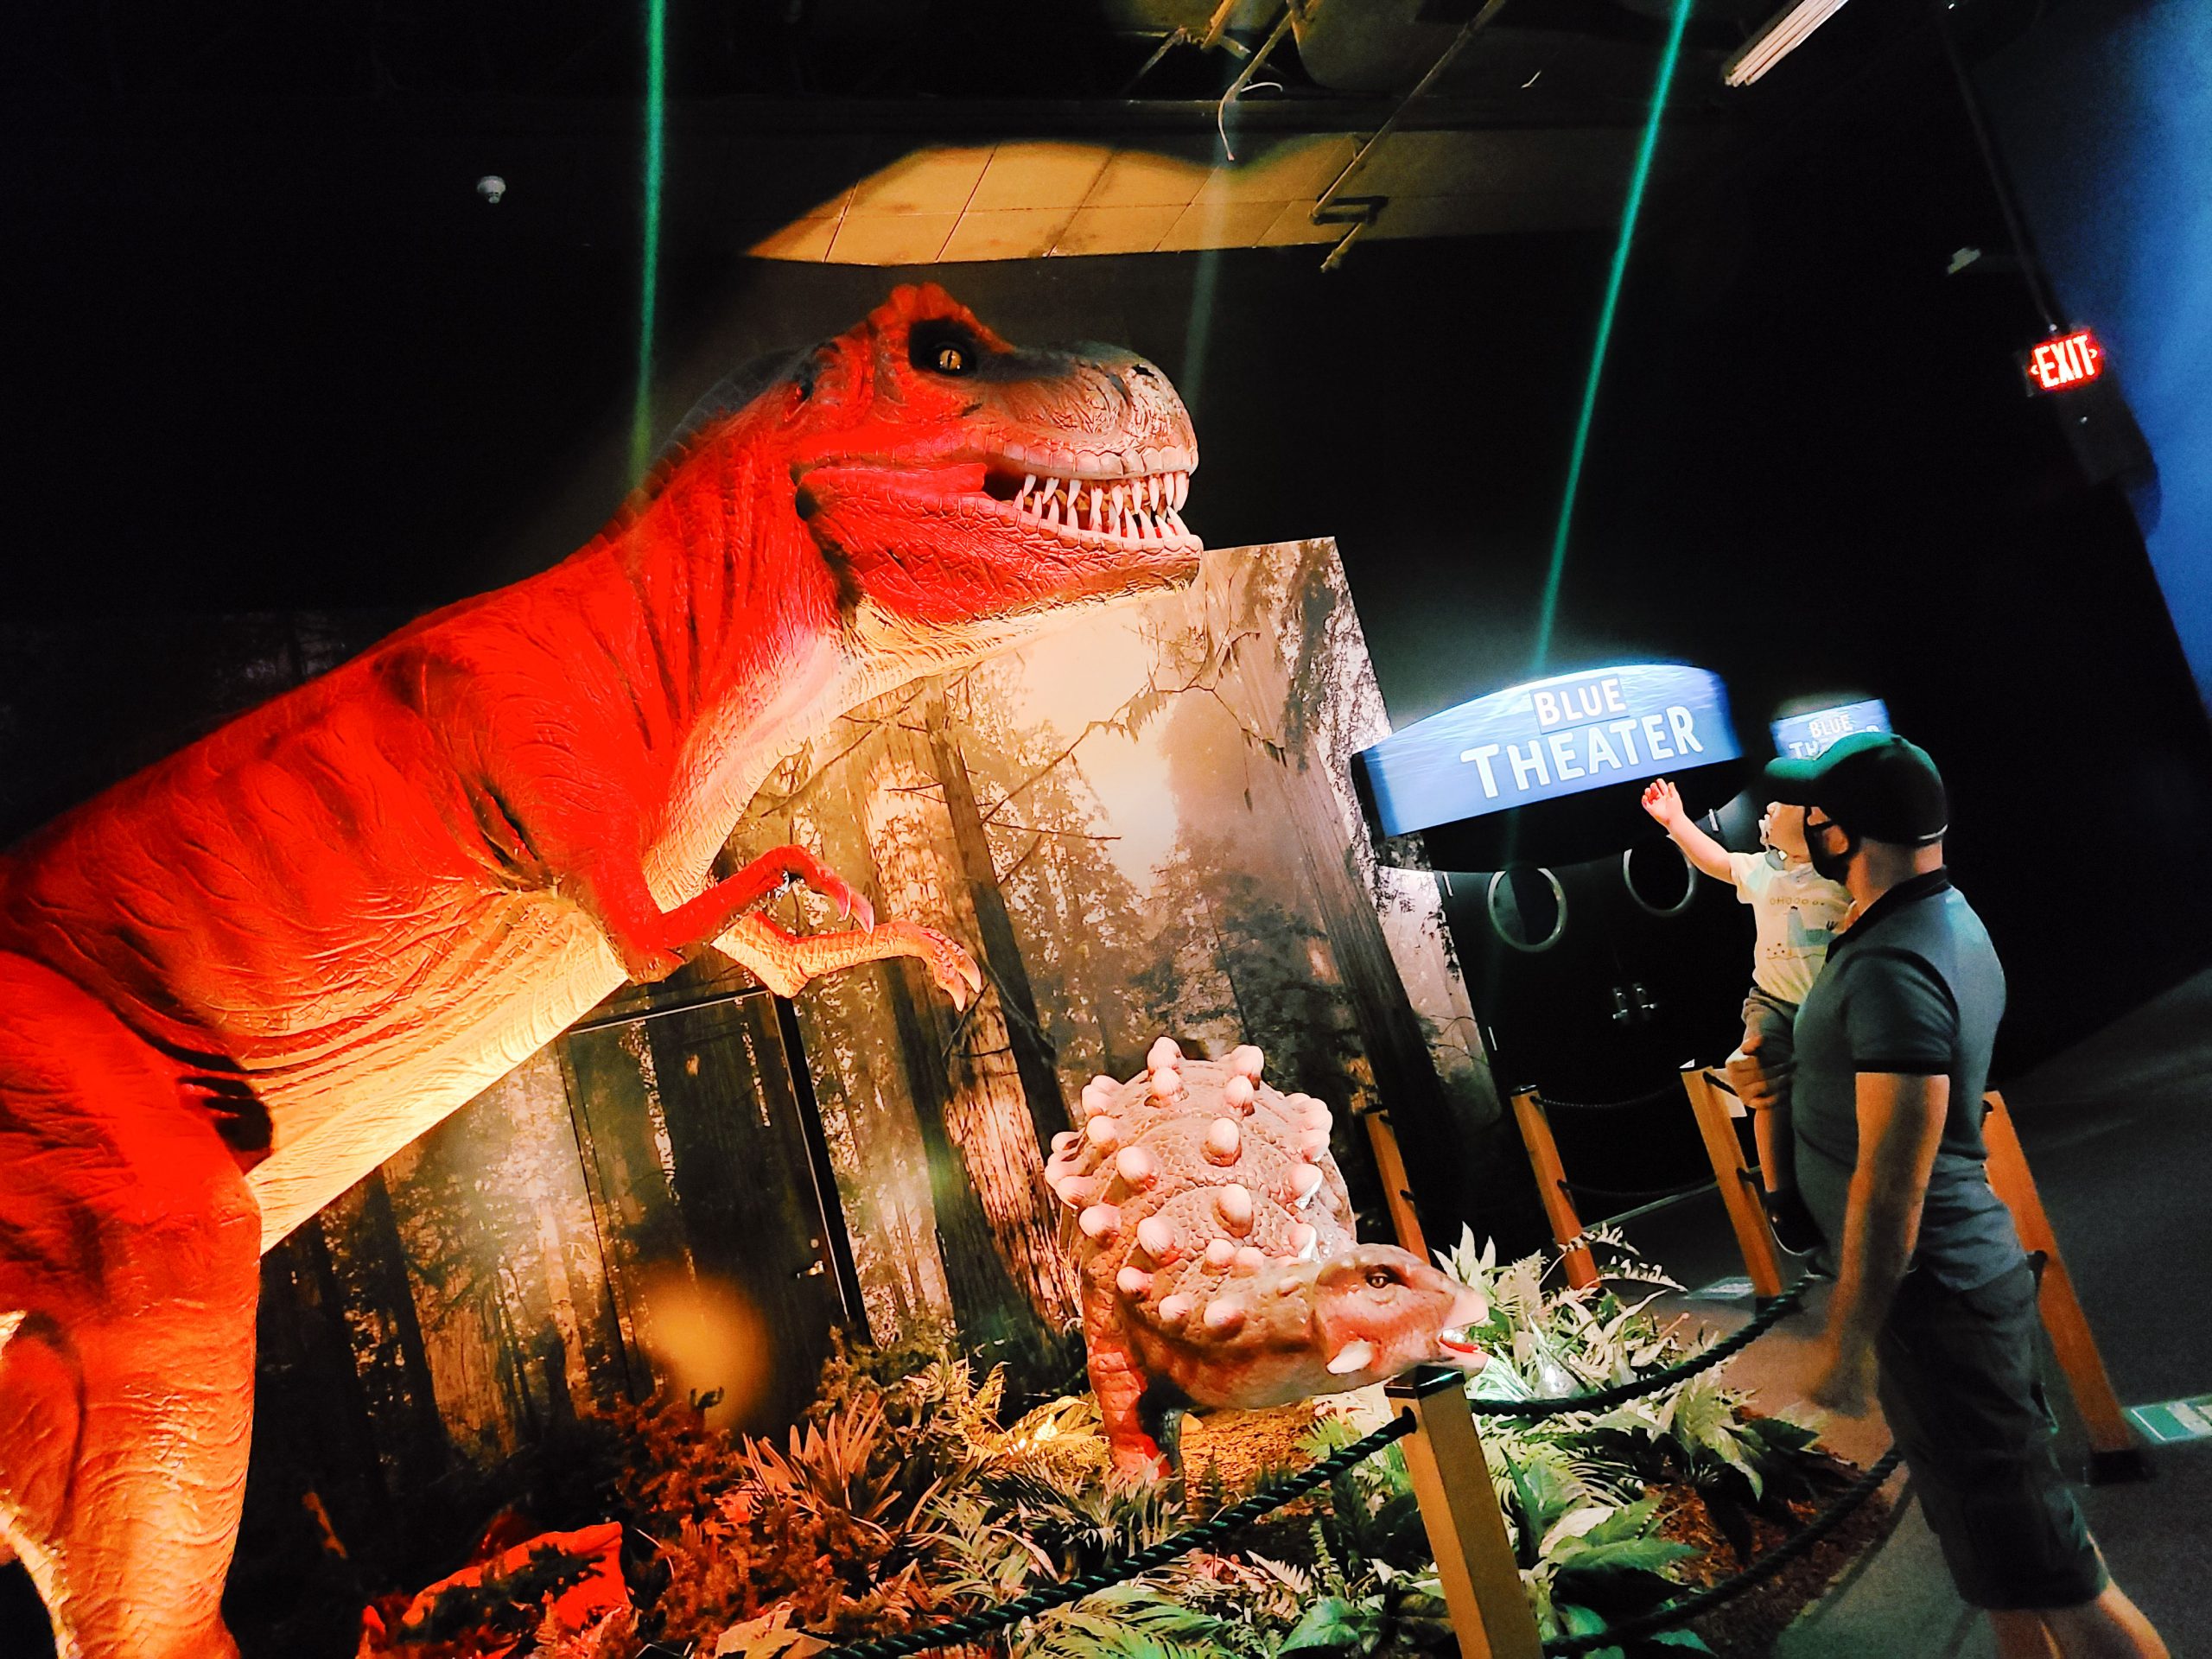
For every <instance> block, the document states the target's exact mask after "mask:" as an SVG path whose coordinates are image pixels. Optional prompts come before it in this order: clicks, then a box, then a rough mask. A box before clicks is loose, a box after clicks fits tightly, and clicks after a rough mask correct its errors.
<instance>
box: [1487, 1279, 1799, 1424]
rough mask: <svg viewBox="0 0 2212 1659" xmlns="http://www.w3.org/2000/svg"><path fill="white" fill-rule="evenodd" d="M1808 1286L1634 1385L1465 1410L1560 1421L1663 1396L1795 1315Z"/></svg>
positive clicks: (1792, 1288) (1489, 1403) (1787, 1293)
mask: <svg viewBox="0 0 2212 1659" xmlns="http://www.w3.org/2000/svg"><path fill="white" fill-rule="evenodd" d="M1812 1285H1813V1281H1811V1280H1810V1279H1800V1280H1799V1281H1797V1282H1796V1284H1794V1285H1792V1286H1790V1287H1789V1289H1787V1290H1785V1291H1783V1293H1782V1294H1781V1295H1779V1296H1777V1297H1776V1298H1775V1299H1774V1300H1772V1301H1770V1302H1769V1303H1768V1304H1767V1305H1766V1306H1764V1307H1763V1308H1761V1309H1760V1310H1759V1311H1758V1313H1756V1314H1754V1315H1753V1316H1752V1317H1751V1319H1749V1320H1748V1321H1747V1322H1746V1323H1745V1325H1744V1326H1743V1328H1742V1329H1741V1330H1739V1331H1737V1332H1734V1333H1733V1334H1732V1335H1729V1336H1726V1337H1724V1338H1721V1339H1720V1340H1719V1342H1716V1343H1714V1344H1713V1346H1712V1347H1710V1348H1707V1350H1705V1351H1703V1352H1702V1353H1699V1354H1694V1355H1692V1356H1691V1357H1689V1358H1688V1359H1686V1360H1683V1361H1682V1362H1681V1363H1679V1364H1675V1365H1669V1367H1668V1368H1667V1369H1666V1370H1663V1371H1654V1372H1652V1373H1651V1374H1650V1375H1649V1376H1639V1377H1637V1379H1636V1380H1635V1381H1634V1382H1632V1383H1614V1384H1613V1385H1612V1386H1611V1388H1605V1389H1591V1390H1590V1391H1589V1392H1588V1393H1587V1394H1554V1395H1541V1396H1539V1397H1537V1398H1535V1399H1529V1400H1484V1399H1473V1400H1470V1401H1468V1402H1467V1408H1468V1409H1469V1410H1471V1411H1472V1412H1473V1413H1474V1414H1475V1415H1476V1416H1478V1417H1532V1418H1533V1417H1558V1416H1562V1415H1564V1414H1567V1413H1568V1412H1571V1411H1610V1410H1611V1408H1613V1407H1615V1406H1619V1405H1625V1404H1626V1403H1627V1402H1630V1400H1639V1399H1642V1398H1643V1396H1644V1395H1647V1394H1658V1393H1661V1392H1662V1391H1663V1390H1665V1389H1671V1388H1673V1387H1674V1386H1675V1384H1676V1383H1686V1382H1688V1380H1689V1379H1690V1378H1691V1377H1694V1376H1696V1375H1697V1374H1698V1373H1699V1372H1700V1371H1708V1370H1712V1369H1713V1367H1714V1366H1715V1365H1718V1364H1719V1363H1720V1362H1721V1361H1723V1360H1725V1359H1732V1358H1734V1357H1736V1356H1737V1355H1738V1354H1739V1353H1741V1352H1743V1351H1744V1350H1745V1349H1746V1348H1748V1347H1750V1346H1751V1344H1752V1343H1753V1342H1755V1341H1757V1340H1758V1338H1761V1337H1763V1336H1764V1335H1765V1334H1766V1333H1767V1332H1769V1331H1770V1330H1772V1329H1773V1328H1774V1327H1775V1325H1777V1324H1779V1323H1780V1322H1781V1321H1782V1320H1783V1319H1784V1318H1786V1317H1787V1316H1788V1315H1789V1314H1791V1313H1796V1311H1797V1306H1798V1304H1799V1303H1801V1302H1802V1301H1803V1300H1805V1294H1806V1292H1807V1291H1808V1290H1810V1289H1811V1288H1812Z"/></svg>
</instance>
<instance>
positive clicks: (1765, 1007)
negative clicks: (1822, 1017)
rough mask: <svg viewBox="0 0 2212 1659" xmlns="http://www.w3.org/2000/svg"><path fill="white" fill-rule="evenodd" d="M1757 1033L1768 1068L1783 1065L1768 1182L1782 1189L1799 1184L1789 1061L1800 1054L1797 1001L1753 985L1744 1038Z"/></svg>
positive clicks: (1776, 1097) (1773, 1111) (1774, 1107)
mask: <svg viewBox="0 0 2212 1659" xmlns="http://www.w3.org/2000/svg"><path fill="white" fill-rule="evenodd" d="M1754 1037H1756V1038H1758V1039H1759V1058H1760V1059H1761V1061H1762V1062H1764V1064H1765V1065H1767V1066H1768V1067H1769V1068H1772V1067H1773V1066H1774V1065H1776V1064H1777V1062H1779V1063H1780V1065H1781V1068H1782V1071H1781V1075H1780V1076H1779V1077H1776V1078H1774V1079H1773V1083H1774V1104H1773V1105H1772V1107H1770V1109H1769V1111H1770V1117H1771V1121H1772V1123H1773V1129H1774V1161H1775V1167H1774V1168H1772V1169H1770V1170H1769V1171H1767V1172H1766V1175H1767V1185H1770V1186H1771V1187H1773V1188H1775V1189H1776V1190H1777V1191H1779V1190H1781V1189H1782V1188H1783V1187H1794V1186H1796V1185H1797V1167H1796V1161H1795V1160H1796V1154H1797V1139H1796V1136H1795V1135H1792V1134H1791V1133H1790V1132H1789V1063H1790V1062H1791V1061H1792V1060H1793V1059H1795V1058H1796V1054H1797V1005H1796V1003H1795V1002H1785V1001H1783V1000H1782V999H1781V998H1780V997H1778V996H1777V995H1774V994H1773V993H1772V992H1771V991H1763V990H1761V989H1759V988H1758V986H1756V985H1754V986H1753V987H1752V988H1751V995H1749V996H1747V997H1745V999H1744V1040H1745V1042H1747V1043H1748V1042H1749V1041H1751V1039H1752V1038H1754Z"/></svg>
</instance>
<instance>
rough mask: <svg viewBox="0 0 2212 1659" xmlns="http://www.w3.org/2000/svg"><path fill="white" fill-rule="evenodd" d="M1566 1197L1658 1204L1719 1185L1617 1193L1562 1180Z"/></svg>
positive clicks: (1703, 1183)
mask: <svg viewBox="0 0 2212 1659" xmlns="http://www.w3.org/2000/svg"><path fill="white" fill-rule="evenodd" d="M1560 1185H1561V1186H1563V1187H1565V1188H1566V1189H1567V1196H1568V1197H1570V1198H1595V1199H1597V1200H1598V1202H1599V1203H1600V1204H1658V1203H1662V1202H1663V1201H1664V1200H1666V1199H1668V1198H1688V1197H1689V1196H1690V1195H1691V1194H1692V1193H1693V1192H1712V1191H1713V1188H1715V1187H1716V1186H1718V1185H1720V1183H1719V1182H1718V1181H1714V1180H1703V1181H1692V1182H1691V1183H1690V1184H1689V1185H1688V1186H1655V1187H1651V1188H1649V1189H1647V1190H1645V1191H1643V1192H1616V1191H1614V1190H1613V1189H1612V1188H1611V1187H1607V1186H1586V1185H1584V1184H1583V1183H1582V1182H1580V1181H1567V1180H1562V1181H1561V1182H1560Z"/></svg>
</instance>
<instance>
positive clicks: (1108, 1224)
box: [1075, 1204, 1144, 1238]
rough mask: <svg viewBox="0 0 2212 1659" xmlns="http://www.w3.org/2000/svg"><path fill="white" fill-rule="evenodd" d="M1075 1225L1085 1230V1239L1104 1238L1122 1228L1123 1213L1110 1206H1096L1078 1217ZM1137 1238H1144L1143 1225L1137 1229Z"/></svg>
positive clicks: (1092, 1206)
mask: <svg viewBox="0 0 2212 1659" xmlns="http://www.w3.org/2000/svg"><path fill="white" fill-rule="evenodd" d="M1075 1224H1076V1225H1077V1226H1078V1227H1080V1228H1082V1229H1083V1234H1084V1237H1085V1238H1104V1237H1106V1236H1108V1235H1109V1234H1110V1233H1112V1232H1114V1231H1115V1230H1117V1229H1118V1228H1119V1227H1120V1226H1121V1224H1122V1212H1121V1211H1119V1210H1117V1209H1116V1208H1115V1207H1114V1206H1113V1205H1110V1204H1094V1205H1091V1206H1090V1208H1089V1209H1088V1210H1086V1211H1084V1212H1083V1213H1082V1214H1081V1215H1080V1216H1077V1217H1076V1222H1075ZM1137 1236H1138V1237H1139V1238H1142V1237H1143V1236H1144V1227H1143V1225H1142V1224H1139V1226H1138V1228H1137Z"/></svg>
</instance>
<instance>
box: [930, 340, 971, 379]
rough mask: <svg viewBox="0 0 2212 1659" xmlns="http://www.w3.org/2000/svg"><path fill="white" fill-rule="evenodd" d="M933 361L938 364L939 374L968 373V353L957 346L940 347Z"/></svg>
mask: <svg viewBox="0 0 2212 1659" xmlns="http://www.w3.org/2000/svg"><path fill="white" fill-rule="evenodd" d="M932 361H934V362H935V363H936V365H937V372H938V373H939V374H965V373H967V372H968V353H966V352H964V351H963V350H962V349H961V348H960V347H959V346H951V345H945V346H938V348H937V355H936V357H935V358H934V359H932Z"/></svg>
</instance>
